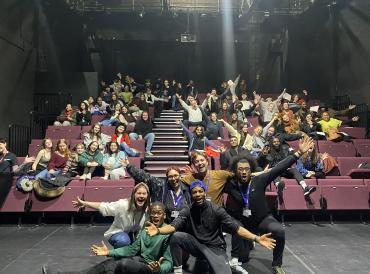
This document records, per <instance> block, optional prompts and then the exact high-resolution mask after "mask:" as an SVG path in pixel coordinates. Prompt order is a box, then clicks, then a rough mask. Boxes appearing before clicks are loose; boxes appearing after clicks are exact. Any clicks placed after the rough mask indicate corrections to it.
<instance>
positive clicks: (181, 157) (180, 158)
mask: <svg viewBox="0 0 370 274" xmlns="http://www.w3.org/2000/svg"><path fill="white" fill-rule="evenodd" d="M166 160H168V161H187V160H189V156H188V155H176V156H175V155H161V154H157V155H155V154H154V155H153V156H145V161H166Z"/></svg>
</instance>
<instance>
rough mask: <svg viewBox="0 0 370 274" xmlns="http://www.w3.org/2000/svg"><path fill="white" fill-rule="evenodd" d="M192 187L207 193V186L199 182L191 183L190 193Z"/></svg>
mask: <svg viewBox="0 0 370 274" xmlns="http://www.w3.org/2000/svg"><path fill="white" fill-rule="evenodd" d="M194 187H201V188H203V189H204V191H205V192H207V191H208V186H207V185H206V184H205V183H204V182H203V181H201V180H195V181H192V182H191V185H190V191H192V190H193V188H194Z"/></svg>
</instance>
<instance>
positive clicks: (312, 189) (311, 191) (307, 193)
mask: <svg viewBox="0 0 370 274" xmlns="http://www.w3.org/2000/svg"><path fill="white" fill-rule="evenodd" d="M315 191H316V187H313V188H311V189H310V190H309V191H308V192H305V193H304V194H303V195H304V196H305V197H307V196H310V195H311V193H313V192H315Z"/></svg>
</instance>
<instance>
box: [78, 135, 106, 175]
mask: <svg viewBox="0 0 370 274" xmlns="http://www.w3.org/2000/svg"><path fill="white" fill-rule="evenodd" d="M98 146H99V144H98V142H97V141H92V142H91V143H90V144H89V145H88V146H87V149H86V151H85V152H83V153H82V154H81V155H80V156H79V157H78V163H79V164H80V165H81V166H82V167H84V172H83V174H82V175H81V176H80V180H86V179H87V180H91V176H92V174H93V173H94V171H95V169H96V168H97V167H99V166H101V165H102V162H103V154H102V153H101V152H100V151H99V149H98Z"/></svg>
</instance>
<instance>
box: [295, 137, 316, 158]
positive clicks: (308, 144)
mask: <svg viewBox="0 0 370 274" xmlns="http://www.w3.org/2000/svg"><path fill="white" fill-rule="evenodd" d="M313 146H314V141H313V139H312V138H310V137H305V138H303V140H301V141H300V142H299V149H298V153H299V154H301V155H302V154H304V153H305V152H307V151H308V150H309V149H310V148H312V147H313Z"/></svg>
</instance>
